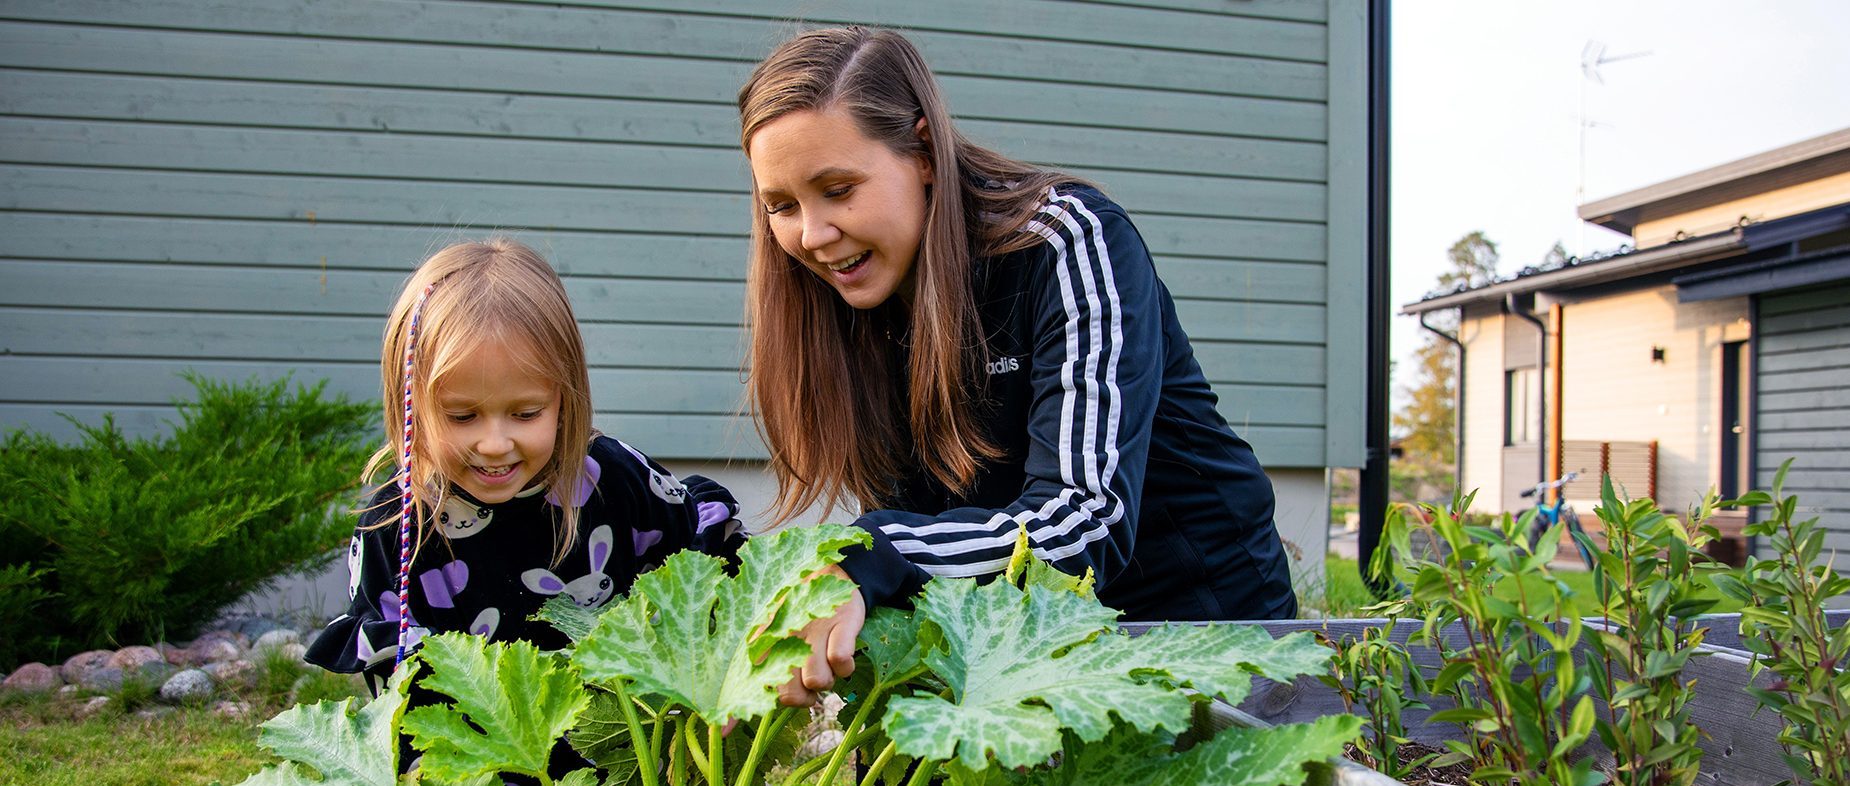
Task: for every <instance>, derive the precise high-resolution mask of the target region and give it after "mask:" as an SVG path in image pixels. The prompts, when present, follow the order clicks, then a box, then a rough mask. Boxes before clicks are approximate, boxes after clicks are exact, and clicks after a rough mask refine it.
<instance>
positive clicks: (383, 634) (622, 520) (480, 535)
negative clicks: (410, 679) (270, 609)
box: [307, 435, 744, 678]
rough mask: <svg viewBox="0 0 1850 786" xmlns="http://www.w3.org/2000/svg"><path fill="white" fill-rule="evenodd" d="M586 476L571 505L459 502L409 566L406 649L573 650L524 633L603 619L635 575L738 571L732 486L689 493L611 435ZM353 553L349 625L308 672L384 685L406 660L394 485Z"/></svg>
mask: <svg viewBox="0 0 1850 786" xmlns="http://www.w3.org/2000/svg"><path fill="white" fill-rule="evenodd" d="M585 469H586V470H587V472H588V473H589V475H590V477H591V478H592V479H593V480H594V485H593V486H592V487H590V488H585V489H581V490H580V491H579V492H578V493H577V494H575V495H573V496H575V497H576V498H575V499H571V500H561V499H559V497H558V495H557V494H555V493H553V492H552V491H550V490H548V489H544V488H536V489H530V490H528V491H525V492H522V493H521V494H519V495H517V496H515V497H514V498H513V499H511V500H508V501H507V502H503V503H500V504H495V505H484V504H481V503H478V502H476V501H474V500H473V499H471V498H470V497H469V496H468V495H467V494H466V493H464V492H462V491H461V490H460V489H454V488H453V489H451V493H450V495H449V497H448V498H447V499H446V500H445V502H444V503H443V509H442V510H441V511H438V513H437V516H436V517H435V518H436V521H435V522H434V524H435V526H436V527H437V529H438V530H440V531H441V533H442V534H441V536H436V535H435V534H434V533H433V535H432V536H430V537H427V538H426V539H425V542H424V545H423V547H422V548H421V549H420V550H419V551H418V554H417V557H416V559H415V560H414V561H413V563H412V566H411V593H410V594H411V598H410V604H409V605H410V608H411V626H412V628H411V636H410V638H411V639H412V640H413V641H415V640H417V639H418V638H421V637H422V636H424V635H428V634H430V633H442V632H448V631H468V632H470V633H476V634H479V635H482V636H486V637H487V638H488V639H489V640H490V641H512V640H520V641H529V642H532V643H534V644H536V645H538V646H540V647H541V648H543V649H557V648H560V647H563V646H565V645H566V644H567V643H568V642H567V640H566V639H565V636H564V635H563V634H561V633H559V632H558V631H557V630H555V629H554V628H553V627H552V626H551V625H548V624H546V623H544V622H538V621H533V620H529V619H528V617H529V616H531V615H532V614H533V613H534V612H535V611H537V610H538V609H539V607H540V605H541V604H543V603H545V602H546V601H547V599H549V598H551V597H553V596H555V595H564V596H566V597H569V598H571V599H572V601H573V602H575V603H577V604H578V605H580V606H584V607H586V608H598V607H601V606H603V605H604V604H605V603H607V602H609V601H610V599H611V597H612V596H614V595H618V594H622V593H625V592H628V591H629V587H630V584H631V583H632V582H633V581H635V579H636V576H637V574H640V573H642V572H643V571H646V570H649V569H650V568H653V567H655V566H656V565H659V564H661V562H662V560H664V559H666V558H667V557H668V555H670V554H673V553H675V552H677V551H680V550H682V549H687V548H693V549H698V550H700V551H702V552H705V553H708V554H713V555H716V556H721V557H725V558H727V559H728V560H729V561H730V560H733V559H735V558H736V556H737V553H738V549H739V547H740V546H741V545H742V544H743V542H744V531H743V529H742V528H741V527H740V525H739V520H738V518H737V516H738V511H739V505H738V502H737V501H735V500H734V499H733V497H732V494H731V493H730V492H728V491H727V490H726V489H725V488H724V487H722V486H720V485H719V484H718V483H715V482H713V481H711V480H707V479H706V478H702V477H700V476H698V475H690V476H688V478H687V481H686V482H685V483H683V482H681V481H678V480H676V479H675V477H674V476H673V475H672V474H670V473H669V472H668V471H667V470H665V469H663V468H662V467H661V465H659V464H657V463H655V462H654V461H652V460H650V459H649V458H648V457H646V456H644V455H643V454H642V453H640V452H637V451H636V450H635V449H634V448H631V447H630V446H629V445H626V444H624V443H622V442H619V441H617V440H615V439H612V438H610V437H606V436H602V435H600V436H597V437H595V438H594V439H593V440H592V441H591V446H590V450H589V451H588V452H587V455H586V456H585ZM561 502H566V503H568V504H575V505H579V506H580V508H581V509H580V512H579V517H578V540H577V542H576V543H575V544H574V545H573V546H572V550H571V552H570V553H569V554H567V555H566V557H565V559H564V561H562V562H560V563H559V564H557V565H554V564H553V556H554V551H555V549H556V544H555V543H554V540H553V537H554V536H553V531H554V528H553V522H554V520H555V517H557V516H558V515H559V513H560V507H559V505H560V503H561ZM371 505H372V506H371V507H369V508H368V509H367V510H366V512H365V513H363V514H361V516H360V525H359V527H358V528H357V529H356V530H355V532H354V535H353V540H352V542H351V543H349V544H348V548H347V569H348V572H349V576H350V577H349V579H348V585H347V587H348V593H349V595H350V596H351V598H352V603H351V605H350V606H349V607H348V609H347V613H345V614H342V615H340V616H339V617H337V618H335V619H334V621H332V622H330V623H328V625H327V627H326V628H325V629H324V630H323V631H322V633H321V635H320V636H319V637H318V638H316V639H315V641H314V643H313V645H312V646H310V647H309V649H308V654H307V660H308V661H309V662H310V663H314V664H316V665H318V666H321V667H322V668H325V669H328V670H330V671H338V672H348V673H351V672H360V671H364V672H366V673H367V674H368V675H369V677H378V678H383V677H386V676H389V675H390V674H391V672H392V669H393V662H394V660H395V657H394V656H395V655H396V653H397V647H398V624H399V616H400V614H399V608H398V555H399V550H398V527H397V526H385V527H380V526H376V525H377V524H378V523H379V522H380V521H384V520H389V519H390V518H392V516H393V515H394V514H396V513H397V512H398V487H397V485H395V484H387V485H385V486H384V487H382V488H380V489H379V490H378V492H377V493H376V494H374V495H373V498H372V503H371Z"/></svg>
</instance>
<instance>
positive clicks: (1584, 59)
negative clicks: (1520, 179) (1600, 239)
mask: <svg viewBox="0 0 1850 786" xmlns="http://www.w3.org/2000/svg"><path fill="white" fill-rule="evenodd" d="M1650 55H1651V53H1650V52H1648V51H1646V52H1630V53H1627V54H1622V55H1608V54H1606V44H1605V43H1603V42H1600V41H1594V40H1588V41H1587V45H1586V46H1584V47H1581V49H1580V74H1581V76H1583V77H1585V78H1584V79H1582V80H1580V182H1579V184H1578V185H1576V186H1575V188H1574V202H1575V205H1576V207H1578V206H1579V205H1583V204H1586V201H1587V129H1589V128H1592V127H1593V126H1596V125H1606V124H1605V123H1600V122H1597V121H1594V120H1591V119H1589V118H1588V117H1587V83H1588V82H1592V83H1594V84H1598V85H1602V86H1603V85H1605V84H1606V78H1605V77H1604V76H1601V75H1600V71H1599V67H1600V66H1603V65H1605V64H1607V63H1616V62H1619V61H1621V60H1635V59H1637V58H1640V57H1648V56H1650ZM1579 228H1580V237H1579V239H1578V240H1577V241H1576V243H1577V244H1578V245H1580V246H1583V247H1584V246H1585V245H1586V231H1587V229H1586V224H1585V222H1582V223H1580V224H1579Z"/></svg>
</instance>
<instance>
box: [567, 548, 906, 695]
mask: <svg viewBox="0 0 1850 786" xmlns="http://www.w3.org/2000/svg"><path fill="white" fill-rule="evenodd" d="M870 540H871V538H870V537H869V536H868V534H867V533H866V532H863V531H861V530H859V529H855V528H851V527H841V526H818V527H793V528H790V529H786V530H783V531H781V532H778V533H776V534H772V535H766V536H761V537H756V538H753V539H751V540H750V541H748V542H747V543H746V544H745V547H744V548H743V549H741V550H740V553H739V557H740V566H739V573H738V575H737V576H735V577H732V578H730V579H729V578H727V576H726V574H725V568H724V563H723V562H721V561H720V560H719V559H717V558H715V557H710V556H707V555H704V554H700V553H697V552H692V551H683V552H681V553H678V554H675V555H674V556H671V557H669V558H668V560H667V562H666V563H664V564H663V565H662V566H661V567H660V568H657V569H655V570H653V571H651V572H649V573H646V574H644V575H642V576H641V577H640V578H638V579H637V580H636V585H635V587H634V588H633V589H632V590H631V591H630V595H629V597H627V598H624V599H622V600H620V601H617V602H615V603H613V604H611V608H608V609H607V610H606V611H605V612H604V613H603V614H602V615H600V616H599V618H598V623H597V626H596V627H595V628H593V629H592V631H591V633H590V634H589V635H587V636H586V637H585V638H584V640H583V641H581V642H579V645H578V648H577V649H576V650H574V651H573V654H572V660H573V662H574V663H576V664H578V667H579V668H580V669H582V670H583V672H584V674H585V676H586V678H587V679H590V680H594V681H606V680H627V681H630V682H632V683H634V684H635V686H636V687H637V689H638V691H639V692H641V693H647V694H655V695H659V696H662V697H666V698H667V699H669V700H670V701H672V702H674V703H677V704H681V705H683V706H686V707H689V708H691V709H692V710H693V711H694V712H696V713H698V714H699V715H700V716H701V717H702V718H705V719H706V720H707V722H709V723H716V724H718V723H725V722H726V721H727V720H732V719H740V720H749V719H752V718H756V717H758V716H760V715H763V714H765V713H767V712H769V711H771V710H773V709H775V708H776V707H777V694H776V687H777V686H778V685H779V684H782V683H784V682H786V681H788V680H789V679H790V669H791V668H792V667H797V666H801V665H802V663H803V660H804V659H805V658H807V657H808V656H809V652H810V648H809V645H808V644H807V643H806V642H804V641H803V640H802V639H801V638H798V637H797V636H795V635H794V634H796V633H797V632H798V631H800V630H801V629H802V627H803V626H804V625H807V624H809V622H810V621H812V620H815V619H818V618H821V617H826V616H828V615H829V614H832V613H833V612H834V611H835V609H836V607H838V606H840V605H841V604H843V603H846V602H847V601H848V599H849V597H851V594H852V593H853V592H854V591H855V590H854V585H853V584H852V583H851V582H848V581H845V580H843V579H840V578H837V577H834V576H827V575H824V576H817V577H815V578H814V579H813V580H812V579H810V578H809V577H811V576H812V575H813V574H815V573H816V571H819V570H821V569H822V568H824V567H826V566H828V565H830V564H833V563H835V562H837V561H839V560H840V558H841V557H840V552H841V550H842V549H843V548H845V547H847V546H849V545H852V544H856V543H860V544H866V543H868V542H870Z"/></svg>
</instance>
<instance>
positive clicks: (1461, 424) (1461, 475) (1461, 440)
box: [1420, 308, 1465, 493]
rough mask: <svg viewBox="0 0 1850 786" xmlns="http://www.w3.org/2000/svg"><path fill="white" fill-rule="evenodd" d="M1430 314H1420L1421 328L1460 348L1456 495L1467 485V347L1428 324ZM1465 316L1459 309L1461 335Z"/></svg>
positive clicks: (1454, 464) (1455, 407) (1455, 402)
mask: <svg viewBox="0 0 1850 786" xmlns="http://www.w3.org/2000/svg"><path fill="white" fill-rule="evenodd" d="M1430 313H1432V312H1430V311H1421V312H1420V327H1423V328H1426V329H1427V330H1428V331H1430V332H1431V333H1432V334H1433V335H1435V336H1438V337H1440V338H1442V339H1445V340H1446V341H1448V342H1450V343H1451V345H1452V346H1454V347H1457V348H1458V395H1457V396H1455V397H1454V398H1453V403H1452V407H1453V410H1452V412H1453V413H1454V414H1453V421H1452V435H1453V436H1455V437H1456V438H1457V440H1458V444H1456V445H1454V446H1453V447H1452V491H1453V492H1454V493H1456V492H1457V491H1458V489H1460V488H1463V487H1464V484H1465V345H1464V342H1462V341H1459V340H1458V337H1457V336H1453V335H1451V334H1449V333H1446V332H1445V331H1443V330H1440V329H1438V328H1436V327H1433V326H1431V325H1428V324H1426V315H1427V314H1430ZM1464 316H1465V315H1464V309H1462V308H1461V309H1459V310H1458V324H1459V325H1460V326H1461V327H1460V329H1459V332H1460V333H1461V334H1462V333H1463V332H1464V330H1463V328H1462V326H1463V325H1464V321H1465V319H1464Z"/></svg>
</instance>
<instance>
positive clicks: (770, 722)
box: [739, 707, 797, 786]
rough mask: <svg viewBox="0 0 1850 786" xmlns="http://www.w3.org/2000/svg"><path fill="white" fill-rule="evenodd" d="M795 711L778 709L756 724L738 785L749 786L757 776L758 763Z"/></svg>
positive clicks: (792, 708)
mask: <svg viewBox="0 0 1850 786" xmlns="http://www.w3.org/2000/svg"><path fill="white" fill-rule="evenodd" d="M796 711H797V708H795V707H778V708H777V710H776V711H775V712H772V713H771V715H770V717H768V718H766V719H765V720H764V722H763V723H760V724H758V729H757V731H755V732H754V733H753V734H752V750H751V753H749V754H747V755H746V757H745V769H743V770H740V771H739V783H742V784H746V786H750V784H751V783H752V778H754V777H756V776H757V775H758V762H759V761H760V760H761V759H763V758H764V753H765V750H766V749H767V748H769V747H770V743H771V740H772V739H773V738H775V737H776V736H777V733H778V732H780V731H783V730H784V724H787V723H789V722H790V718H791V716H793V715H795V714H796Z"/></svg>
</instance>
